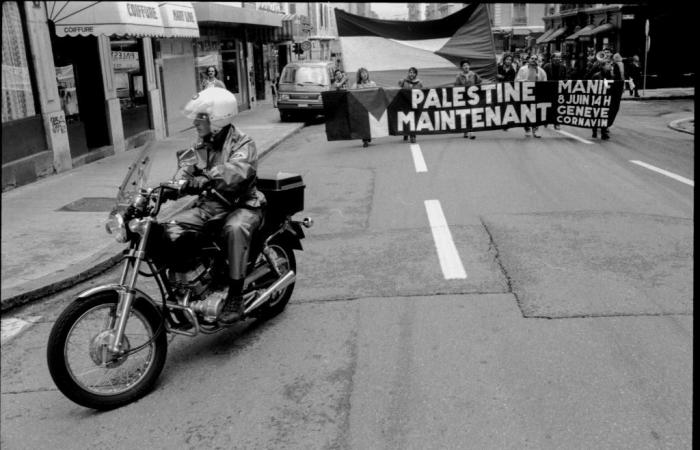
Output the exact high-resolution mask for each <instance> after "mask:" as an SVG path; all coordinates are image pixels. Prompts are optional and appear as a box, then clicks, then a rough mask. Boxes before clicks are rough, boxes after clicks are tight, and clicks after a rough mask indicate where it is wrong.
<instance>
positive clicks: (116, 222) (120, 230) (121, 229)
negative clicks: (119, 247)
mask: <svg viewBox="0 0 700 450" xmlns="http://www.w3.org/2000/svg"><path fill="white" fill-rule="evenodd" d="M105 229H106V230H107V233H109V234H113V235H114V239H116V241H117V242H126V226H125V224H124V217H123V216H122V215H121V214H114V215H111V216H109V219H107V223H106V224H105Z"/></svg>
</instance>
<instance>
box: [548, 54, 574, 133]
mask: <svg viewBox="0 0 700 450" xmlns="http://www.w3.org/2000/svg"><path fill="white" fill-rule="evenodd" d="M542 70H544V71H545V73H546V74H547V80H549V81H558V80H567V79H568V78H569V76H568V70H566V65H565V64H564V63H563V62H562V60H561V53H560V52H556V53H554V54H553V55H552V59H551V60H550V62H548V63H547V64H545V65H544V66H543V67H542ZM545 126H546V125H545ZM559 128H561V127H560V125H559V124H558V123H555V124H554V129H555V130H558V129H559Z"/></svg>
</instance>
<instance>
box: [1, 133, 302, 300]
mask: <svg viewBox="0 0 700 450" xmlns="http://www.w3.org/2000/svg"><path fill="white" fill-rule="evenodd" d="M304 126H305V124H304V123H300V124H299V126H298V127H296V128H294V129H293V130H291V131H290V132H289V133H287V134H285V135H283V136H281V137H280V138H279V139H276V140H275V141H273V142H272V144H270V145H269V146H268V147H267V148H265V149H263V150H261V151H260V154H259V156H258V159H262V158H263V156H265V155H267V154H268V153H270V152H271V151H272V150H274V149H275V148H277V147H278V146H279V145H280V144H281V143H282V142H283V141H284V140H286V139H288V138H289V137H291V136H293V135H295V134H297V133H298V132H299V131H301V129H302V128H304ZM194 200H195V199H194V197H185V198H183V199H180V200H177V201H176V202H174V203H173V204H172V206H171V207H169V208H167V209H165V211H163V212H162V214H164V215H163V217H162V220H167V219H168V218H170V217H172V216H174V215H175V214H177V213H179V212H180V211H182V210H184V209H186V208H188V207H189V206H190V205H191V204H192V203H193V202H194ZM123 254H124V244H119V243H116V242H114V243H112V244H110V245H109V246H108V247H107V248H106V249H104V250H101V251H100V252H99V253H97V255H93V256H90V257H88V258H86V259H84V260H83V261H80V262H78V263H75V264H73V265H71V266H69V267H67V268H65V269H61V270H59V271H57V272H54V273H52V274H50V275H45V276H43V277H41V278H38V279H36V280H32V281H28V282H26V283H23V284H21V285H18V286H16V287H13V288H10V289H8V294H9V295H8V297H6V298H3V299H2V300H0V312H2V313H5V312H7V311H9V310H11V309H13V308H16V307H19V306H22V305H26V304H27V303H31V302H33V301H36V300H40V299H42V298H44V297H47V296H49V295H52V294H55V293H57V292H60V291H62V290H65V289H67V288H69V287H71V286H73V285H75V284H77V283H80V282H83V281H85V280H88V279H90V278H93V277H95V276H97V275H99V274H101V273H103V272H105V271H107V270H109V269H111V268H112V267H114V266H115V265H116V264H117V263H119V261H121V259H122V255H123Z"/></svg>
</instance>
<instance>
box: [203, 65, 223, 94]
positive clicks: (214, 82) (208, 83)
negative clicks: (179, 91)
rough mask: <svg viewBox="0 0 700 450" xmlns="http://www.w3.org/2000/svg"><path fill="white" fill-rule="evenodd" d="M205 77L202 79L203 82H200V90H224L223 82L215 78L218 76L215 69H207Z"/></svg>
mask: <svg viewBox="0 0 700 450" xmlns="http://www.w3.org/2000/svg"><path fill="white" fill-rule="evenodd" d="M205 76H206V78H204V80H203V81H202V90H204V89H206V88H210V87H219V88H223V89H226V85H225V84H224V82H223V81H221V80H219V79H218V78H217V77H218V76H219V70H218V69H217V68H216V67H214V66H209V67H207V71H206V73H205Z"/></svg>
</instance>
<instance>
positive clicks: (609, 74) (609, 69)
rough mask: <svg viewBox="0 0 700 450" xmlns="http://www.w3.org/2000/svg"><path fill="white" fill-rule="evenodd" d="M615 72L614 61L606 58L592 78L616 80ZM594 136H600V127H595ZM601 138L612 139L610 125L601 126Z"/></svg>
mask: <svg viewBox="0 0 700 450" xmlns="http://www.w3.org/2000/svg"><path fill="white" fill-rule="evenodd" d="M614 79H615V74H614V73H613V63H612V61H611V60H609V59H606V60H603V61H601V62H600V63H599V64H598V70H597V71H595V72H594V73H593V75H591V80H614ZM592 137H594V138H597V137H598V127H593V134H592ZM600 138H601V139H602V140H604V141H607V140H608V139H610V130H609V129H608V127H601V128H600Z"/></svg>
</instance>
